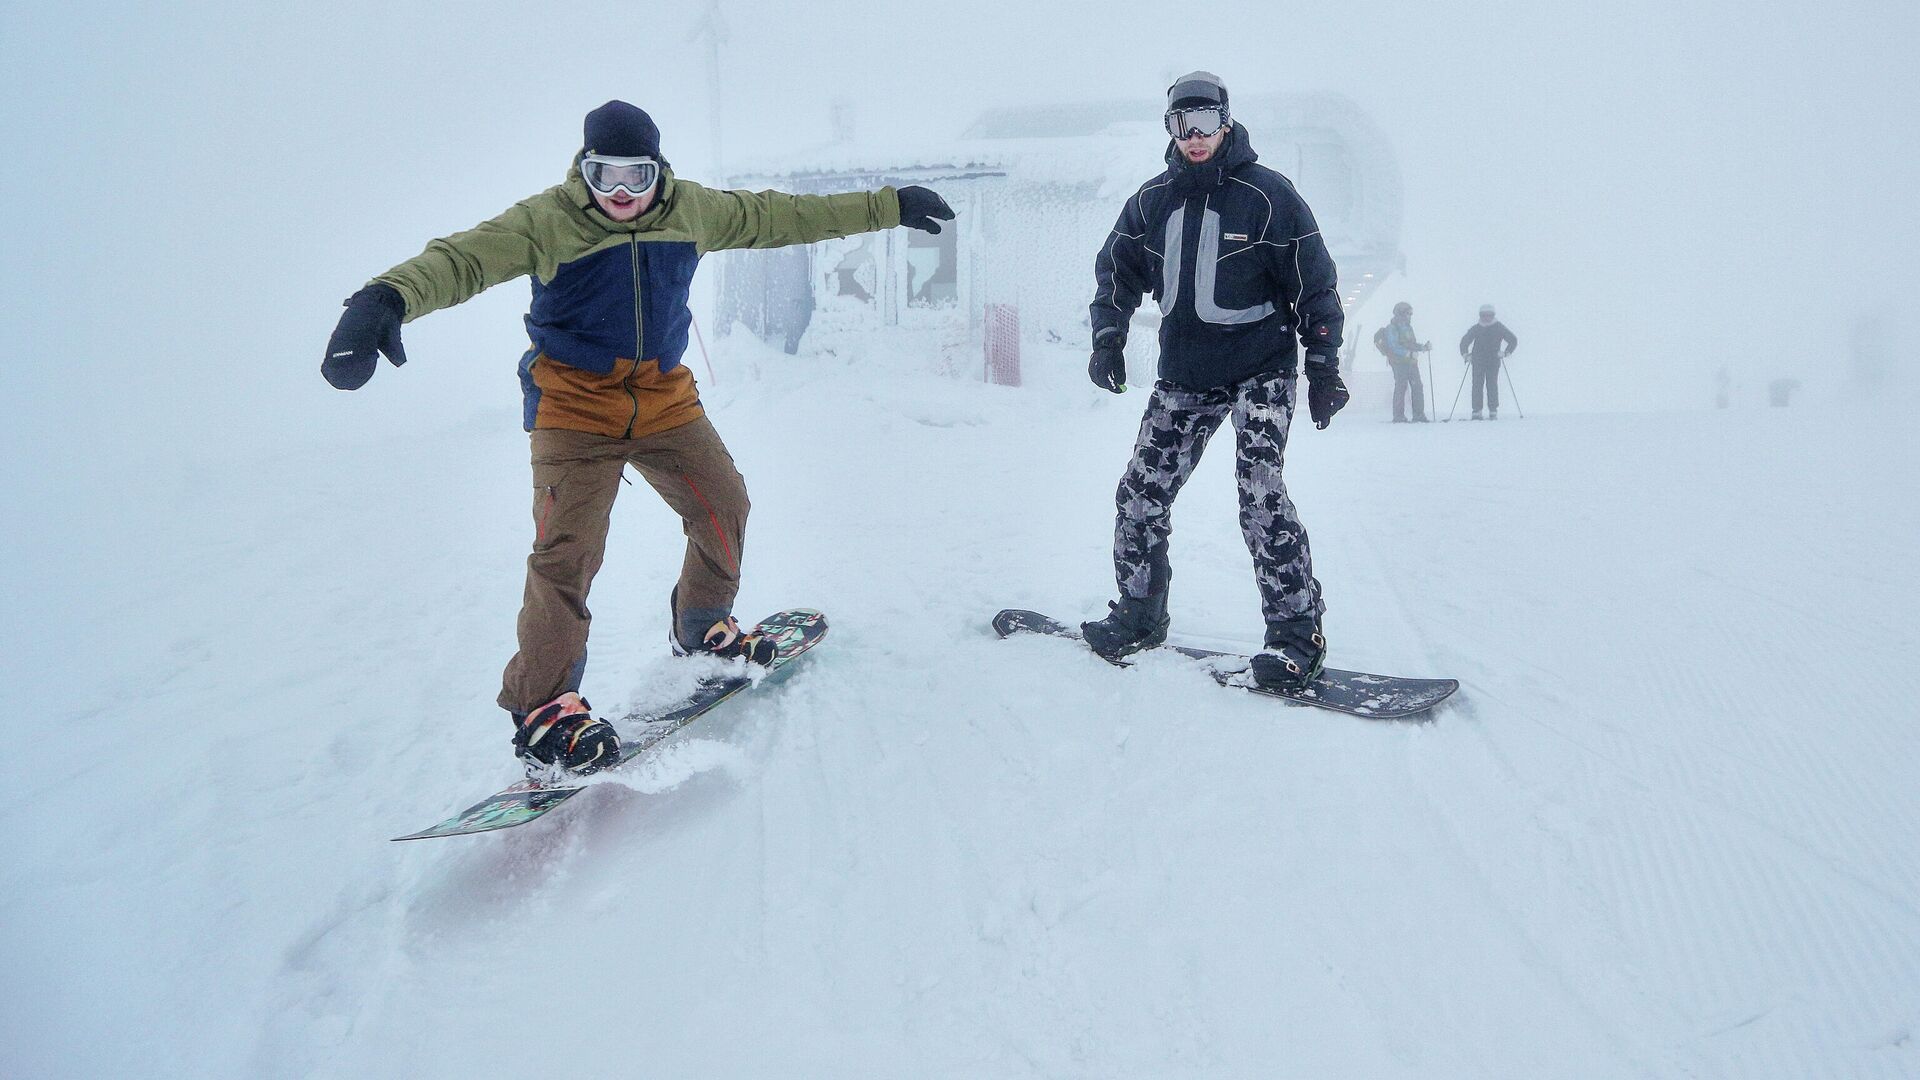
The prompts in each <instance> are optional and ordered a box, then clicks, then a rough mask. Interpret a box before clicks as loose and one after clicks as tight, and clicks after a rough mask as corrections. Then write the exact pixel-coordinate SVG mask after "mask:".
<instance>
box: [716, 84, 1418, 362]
mask: <svg viewBox="0 0 1920 1080" xmlns="http://www.w3.org/2000/svg"><path fill="white" fill-rule="evenodd" d="M1159 114H1160V107H1159V106H1158V105H1157V104H1156V103H1154V102H1151V101H1107V102H1091V103H1084V104H1078V105H1074V104H1066V105H1049V106H1047V107H1045V108H1033V107H1025V108H1017V109H1001V110H996V111H991V112H988V113H985V114H983V115H981V116H980V117H979V118H978V119H976V120H975V121H974V123H973V124H972V125H971V126H970V127H968V128H967V129H966V131H964V132H963V133H962V134H961V135H960V136H959V137H958V138H955V139H951V140H946V141H944V142H940V143H936V144H933V145H927V146H919V147H905V148H901V147H894V148H889V150H887V151H886V152H883V153H875V152H872V151H869V150H866V149H864V148H862V147H860V146H858V145H856V144H855V142H854V141H853V139H852V138H851V137H850V136H851V131H850V125H848V124H845V123H837V124H836V128H838V129H839V132H840V135H841V137H840V138H838V139H836V141H835V142H834V143H833V144H831V145H829V146H826V147H823V148H821V149H820V150H818V151H815V152H812V153H806V154H801V155H797V156H788V157H786V158H784V159H783V160H782V161H781V163H780V164H779V166H778V167H777V169H776V168H758V169H756V168H753V167H748V168H745V169H743V170H741V171H740V172H738V173H736V175H734V176H733V177H732V178H731V180H730V184H731V185H732V186H735V187H747V188H765V187H771V188H778V189H780V190H785V191H795V192H821V193H825V192H835V191H851V190H855V189H860V188H872V187H878V186H880V185H882V184H893V185H896V186H897V185H905V184H923V185H925V186H927V187H931V188H934V189H935V190H937V191H939V192H940V193H941V194H942V195H943V196H945V197H946V198H947V200H948V201H949V202H950V203H952V205H953V207H954V209H955V210H956V211H958V213H959V219H958V222H957V226H958V227H957V228H956V227H954V226H951V225H950V226H948V227H947V228H946V229H945V230H943V231H942V232H941V233H939V234H937V235H933V234H927V233H922V232H917V231H913V230H890V231H887V232H882V233H872V234H865V235H861V236H853V237H848V238H846V239H843V240H835V241H829V242H826V243H821V244H815V245H812V246H810V247H805V248H789V249H781V250H774V251H741V252H731V253H729V254H728V255H727V257H726V258H725V259H724V260H722V263H721V285H720V310H719V320H718V321H719V326H720V332H721V333H723V334H724V333H727V332H728V331H729V329H730V328H731V327H733V326H734V325H736V324H738V325H739V326H743V327H745V328H746V329H748V330H750V331H752V332H753V333H755V334H757V335H759V336H760V337H761V338H763V339H764V340H766V341H768V342H771V343H773V344H775V345H778V346H780V347H783V348H785V349H786V350H787V351H789V352H792V351H795V350H796V349H797V348H798V347H799V344H800V342H801V340H802V338H803V337H804V336H805V335H806V334H807V333H808V332H809V330H820V329H833V330H840V329H846V330H871V329H878V328H882V327H894V326H909V327H914V328H917V329H919V330H922V331H929V330H931V331H935V332H936V333H937V339H938V341H939V343H940V348H941V350H942V352H943V353H945V354H947V355H948V356H949V357H950V358H955V359H958V358H962V357H965V358H971V360H977V361H979V362H981V363H982V364H983V367H982V368H980V369H977V370H984V371H985V372H986V375H987V377H988V378H997V379H999V380H1002V381H1017V378H1018V374H1017V373H1018V342H1019V340H1021V339H1022V338H1024V339H1026V340H1029V341H1033V340H1046V341H1070V342H1082V341H1085V340H1086V338H1087V337H1088V323H1087V304H1088V301H1089V299H1090V298H1091V296H1092V292H1093V260H1094V255H1095V253H1096V252H1097V251H1098V250H1099V247H1100V245H1101V244H1102V243H1103V242H1104V240H1105V238H1106V236H1107V233H1108V231H1109V230H1110V229H1111V228H1112V226H1113V221H1114V219H1115V218H1116V217H1117V216H1118V214H1119V212H1120V206H1121V203H1122V202H1123V201H1124V200H1125V199H1126V198H1127V196H1128V195H1130V194H1132V193H1133V191H1134V190H1135V189H1136V188H1137V187H1138V186H1139V185H1140V183H1141V182H1142V181H1144V180H1146V179H1147V178H1148V177H1150V176H1151V175H1153V173H1154V172H1156V171H1157V170H1158V169H1159V168H1160V167H1161V154H1162V152H1163V151H1164V149H1165V147H1166V143H1167V137H1166V134H1165V132H1164V131H1163V130H1162V129H1161V127H1160V123H1159ZM1234 117H1235V120H1236V121H1237V122H1240V123H1242V124H1244V125H1245V126H1246V128H1247V131H1248V133H1249V135H1250V136H1251V138H1252V140H1253V146H1254V149H1255V150H1256V151H1257V152H1258V153H1259V155H1260V160H1261V162H1262V163H1263V164H1265V165H1267V166H1269V167H1271V168H1273V169H1276V170H1278V171H1279V172H1281V173H1282V174H1284V175H1285V176H1287V177H1288V178H1289V179H1291V180H1292V181H1293V182H1294V184H1295V186H1297V187H1298V188H1299V190H1300V192H1301V194H1302V195H1303V196H1305V198H1306V200H1307V203H1308V205H1309V206H1311V207H1312V208H1313V211H1314V214H1315V216H1316V218H1317V219H1318V221H1319V223H1320V227H1321V229H1322V231H1323V232H1324V233H1325V234H1326V237H1327V242H1328V246H1329V247H1330V248H1331V250H1332V252H1333V256H1334V259H1335V262H1336V263H1337V265H1338V266H1339V269H1340V283H1341V294H1342V301H1343V302H1344V303H1345V304H1346V305H1347V307H1348V309H1349V310H1353V309H1354V308H1356V307H1358V306H1359V305H1360V304H1362V303H1364V302H1365V301H1366V299H1367V297H1368V295H1369V294H1370V293H1371V292H1372V290H1373V289H1374V288H1375V287H1376V286H1377V285H1378V284H1379V283H1380V282H1381V281H1382V280H1383V279H1384V278H1385V277H1386V276H1387V275H1388V274H1389V273H1391V272H1392V271H1394V270H1396V269H1398V268H1399V266H1400V262H1401V255H1400V214H1401V197H1400V170H1399V165H1398V163H1397V162H1396V160H1395V158H1394V154H1393V151H1392V149H1391V147H1390V146H1389V145H1388V144H1387V141H1386V139H1385V137H1384V136H1383V135H1382V134H1381V133H1380V131H1379V130H1378V129H1377V128H1376V127H1375V126H1374V124H1373V122H1372V121H1371V120H1370V119H1369V118H1368V117H1367V115H1366V114H1365V113H1364V112H1362V111H1361V109H1360V108H1359V107H1358V106H1357V105H1355V104H1354V103H1353V102H1352V101H1350V100H1348V99H1347V98H1345V97H1342V96H1340V95H1336V94H1286V95H1282V94H1268V95H1251V94H1250V95H1245V96H1243V97H1236V98H1235V99H1234ZM1135 318H1136V337H1139V336H1142V335H1143V332H1145V331H1148V330H1150V328H1151V326H1152V325H1153V324H1154V322H1156V321H1157V320H1158V318H1159V315H1158V312H1157V310H1156V309H1155V308H1154V306H1153V304H1151V303H1147V304H1144V305H1143V306H1142V307H1141V309H1140V313H1139V314H1138V315H1137V316H1136V317H1135ZM1349 336H1350V337H1352V336H1353V335H1349ZM971 360H968V361H961V362H962V363H964V364H965V365H966V366H968V367H971V366H972V363H971Z"/></svg>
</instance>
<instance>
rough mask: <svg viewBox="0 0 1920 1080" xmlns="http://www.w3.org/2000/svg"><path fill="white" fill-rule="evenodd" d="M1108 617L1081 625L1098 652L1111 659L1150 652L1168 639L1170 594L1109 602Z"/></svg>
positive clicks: (1090, 644) (1091, 646)
mask: <svg viewBox="0 0 1920 1080" xmlns="http://www.w3.org/2000/svg"><path fill="white" fill-rule="evenodd" d="M1107 609H1108V611H1107V617H1106V618H1104V619H1096V620H1094V621H1092V622H1083V623H1081V624H1080V633H1081V635H1082V636H1083V637H1085V638H1086V640H1087V645H1088V647H1090V648H1091V649H1093V651H1094V652H1097V653H1099V654H1100V655H1101V656H1104V657H1106V658H1107V659H1109V660H1118V659H1119V658H1121V657H1123V656H1125V655H1127V654H1128V653H1136V652H1139V651H1140V650H1141V649H1149V648H1152V647H1153V646H1155V645H1158V644H1160V643H1161V642H1164V641H1166V640H1167V621H1168V620H1167V594H1166V593H1164V592H1162V593H1156V594H1155V595H1153V596H1146V597H1134V596H1122V597H1121V598H1120V599H1119V600H1117V601H1115V600H1109V601H1107Z"/></svg>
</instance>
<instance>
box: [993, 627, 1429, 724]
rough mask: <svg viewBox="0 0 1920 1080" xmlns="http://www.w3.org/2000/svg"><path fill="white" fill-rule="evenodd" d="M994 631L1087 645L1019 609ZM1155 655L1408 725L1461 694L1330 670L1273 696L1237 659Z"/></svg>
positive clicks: (1074, 631) (1251, 687)
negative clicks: (1410, 719)
mask: <svg viewBox="0 0 1920 1080" xmlns="http://www.w3.org/2000/svg"><path fill="white" fill-rule="evenodd" d="M993 629H994V632H995V633H997V634H999V635H1000V636H1001V637H1003V638H1004V637H1010V636H1012V635H1014V634H1047V635H1050V636H1052V637H1063V638H1071V639H1073V640H1074V641H1081V640H1083V639H1082V638H1081V636H1080V630H1079V628H1077V627H1072V626H1068V625H1067V624H1065V623H1063V622H1059V621H1058V620H1055V619H1050V618H1048V617H1047V616H1045V615H1042V614H1040V613H1039V612H1037V611H1023V610H1021V609H1019V608H1008V609H1007V610H1005V611H1002V612H1001V613H1000V614H998V615H995V616H994V617H993ZM1156 649H1170V650H1172V651H1173V652H1176V653H1179V654H1180V655H1182V656H1186V657H1190V658H1192V659H1194V660H1199V661H1202V662H1203V663H1205V664H1206V666H1207V671H1208V673H1209V674H1211V675H1212V676H1213V678H1214V681H1215V682H1217V683H1219V684H1220V685H1222V686H1235V687H1239V688H1240V689H1242V690H1245V691H1247V692H1248V693H1251V694H1260V695H1262V696H1264V697H1274V698H1281V699H1283V700H1285V701H1288V702H1290V703H1292V704H1295V705H1314V706H1318V707H1319V708H1322V709H1332V710H1333V711H1334V712H1342V713H1347V714H1349V715H1352V716H1364V717H1367V718H1368V719H1372V720H1403V719H1406V718H1407V717H1412V716H1419V715H1420V714H1421V713H1424V712H1426V711H1427V710H1428V709H1431V708H1433V707H1434V706H1435V705H1438V704H1440V703H1441V702H1443V701H1445V700H1447V698H1449V697H1451V696H1453V692H1454V691H1455V690H1458V689H1460V683H1459V682H1458V681H1457V680H1454V679H1405V678H1399V677H1397V676H1393V675H1373V674H1369V673H1368V672H1364V671H1342V670H1340V669H1339V668H1326V669H1325V670H1323V671H1321V672H1320V675H1319V677H1318V678H1316V679H1314V680H1313V682H1312V683H1310V684H1308V685H1307V687H1306V688H1305V689H1302V690H1269V689H1267V688H1266V687H1263V686H1257V685H1255V684H1254V681H1253V673H1252V671H1251V670H1250V666H1251V664H1252V661H1251V660H1249V659H1248V658H1247V657H1245V656H1242V655H1240V654H1238V653H1229V652H1218V651H1216V650H1213V649H1195V648H1190V647H1188V646H1184V645H1160V646H1156ZM1095 655H1098V654H1095ZM1101 659H1106V658H1105V657H1102V658H1101ZM1107 662H1108V663H1110V664H1113V665H1114V666H1115V667H1128V666H1131V661H1129V660H1127V659H1125V658H1122V659H1118V660H1107Z"/></svg>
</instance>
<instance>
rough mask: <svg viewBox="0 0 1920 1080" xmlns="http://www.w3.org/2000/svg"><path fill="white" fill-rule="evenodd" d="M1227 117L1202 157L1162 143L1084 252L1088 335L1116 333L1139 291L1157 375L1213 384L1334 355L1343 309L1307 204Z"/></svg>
mask: <svg viewBox="0 0 1920 1080" xmlns="http://www.w3.org/2000/svg"><path fill="white" fill-rule="evenodd" d="M1257 161H1258V157H1257V155H1255V154H1254V152H1253V147H1252V145H1251V144H1250V143H1249V142H1248V139H1247V129H1246V128H1245V127H1242V126H1241V125H1239V124H1237V123H1236V124H1235V125H1234V126H1233V127H1232V128H1231V129H1230V130H1229V131H1228V134H1227V138H1226V139H1225V140H1224V141H1223V142H1222V143H1221V144H1220V152H1219V153H1218V154H1216V155H1215V156H1214V158H1213V159H1212V160H1210V161H1207V162H1205V163H1203V164H1200V165H1191V164H1189V163H1188V162H1187V161H1186V159H1185V158H1184V157H1183V156H1181V154H1180V151H1179V148H1178V147H1176V146H1174V145H1173V144H1172V143H1168V145H1167V168H1166V171H1164V172H1162V173H1161V174H1160V175H1158V176H1156V177H1154V178H1153V179H1152V180H1149V181H1147V182H1146V183H1145V184H1143V185H1141V187H1140V190H1139V191H1137V192H1135V193H1134V195H1133V197H1131V198H1129V199H1128V200H1127V204H1126V206H1124V207H1122V208H1121V210H1120V220H1119V221H1118V222H1116V223H1115V224H1114V227H1113V232H1112V233H1111V234H1110V235H1109V236H1108V237H1107V242H1106V244H1105V245H1103V246H1102V247H1101V248H1100V255H1099V257H1098V258H1096V259H1095V260H1094V268H1093V273H1094V280H1095V289H1094V296H1093V305H1092V307H1091V309H1090V310H1091V312H1092V319H1093V334H1094V339H1095V341H1099V340H1100V336H1101V331H1103V330H1106V329H1107V328H1109V327H1117V328H1118V329H1119V331H1120V334H1121V338H1120V340H1122V341H1124V340H1125V335H1126V333H1127V327H1128V324H1129V322H1130V321H1131V320H1132V318H1133V313H1134V310H1135V309H1136V308H1138V307H1139V306H1140V297H1141V296H1142V294H1144V293H1147V292H1152V293H1153V297H1154V299H1155V300H1158V301H1159V302H1160V314H1161V323H1160V377H1161V378H1162V379H1165V380H1166V381H1168V382H1170V383H1174V384H1175V385H1178V386H1183V387H1188V388H1191V389H1213V388H1216V387H1222V386H1231V385H1233V384H1235V383H1239V382H1244V381H1245V380H1247V379H1250V378H1252V377H1254V376H1256V375H1263V374H1268V373H1271V372H1276V371H1293V370H1295V369H1296V365H1297V363H1298V355H1299V353H1300V351H1302V350H1304V351H1306V352H1307V353H1309V354H1318V355H1319V356H1321V357H1324V358H1325V359H1326V360H1327V361H1329V362H1335V358H1336V357H1337V356H1338V355H1339V352H1338V350H1339V348H1340V331H1341V327H1342V325H1343V324H1344V323H1345V321H1346V318H1345V315H1344V313H1343V312H1342V310H1341V307H1340V293H1339V287H1338V284H1337V283H1336V281H1335V278H1334V269H1333V258H1332V256H1330V255H1328V254H1327V245H1326V242H1325V241H1324V240H1323V239H1322V238H1321V236H1320V227H1319V226H1318V225H1316V224H1315V223H1314V220H1313V212H1312V211H1310V210H1308V209H1307V204H1306V203H1305V202H1304V201H1302V200H1301V198H1300V195H1299V193H1298V192H1296V191H1294V190H1293V184H1292V183H1291V182H1290V181H1288V180H1287V178H1286V177H1284V176H1282V175H1280V174H1279V173H1277V172H1274V171H1273V170H1272V169H1269V168H1267V167H1265V166H1263V165H1259V164H1257Z"/></svg>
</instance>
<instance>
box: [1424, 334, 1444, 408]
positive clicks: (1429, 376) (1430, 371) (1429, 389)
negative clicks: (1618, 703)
mask: <svg viewBox="0 0 1920 1080" xmlns="http://www.w3.org/2000/svg"><path fill="white" fill-rule="evenodd" d="M1426 391H1427V407H1426V408H1425V409H1424V410H1422V411H1423V412H1424V413H1425V414H1426V417H1427V419H1429V420H1431V419H1433V414H1435V413H1437V412H1439V411H1440V410H1439V409H1437V408H1434V404H1435V403H1434V400H1433V346H1431V345H1429V346H1427V385H1426Z"/></svg>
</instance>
